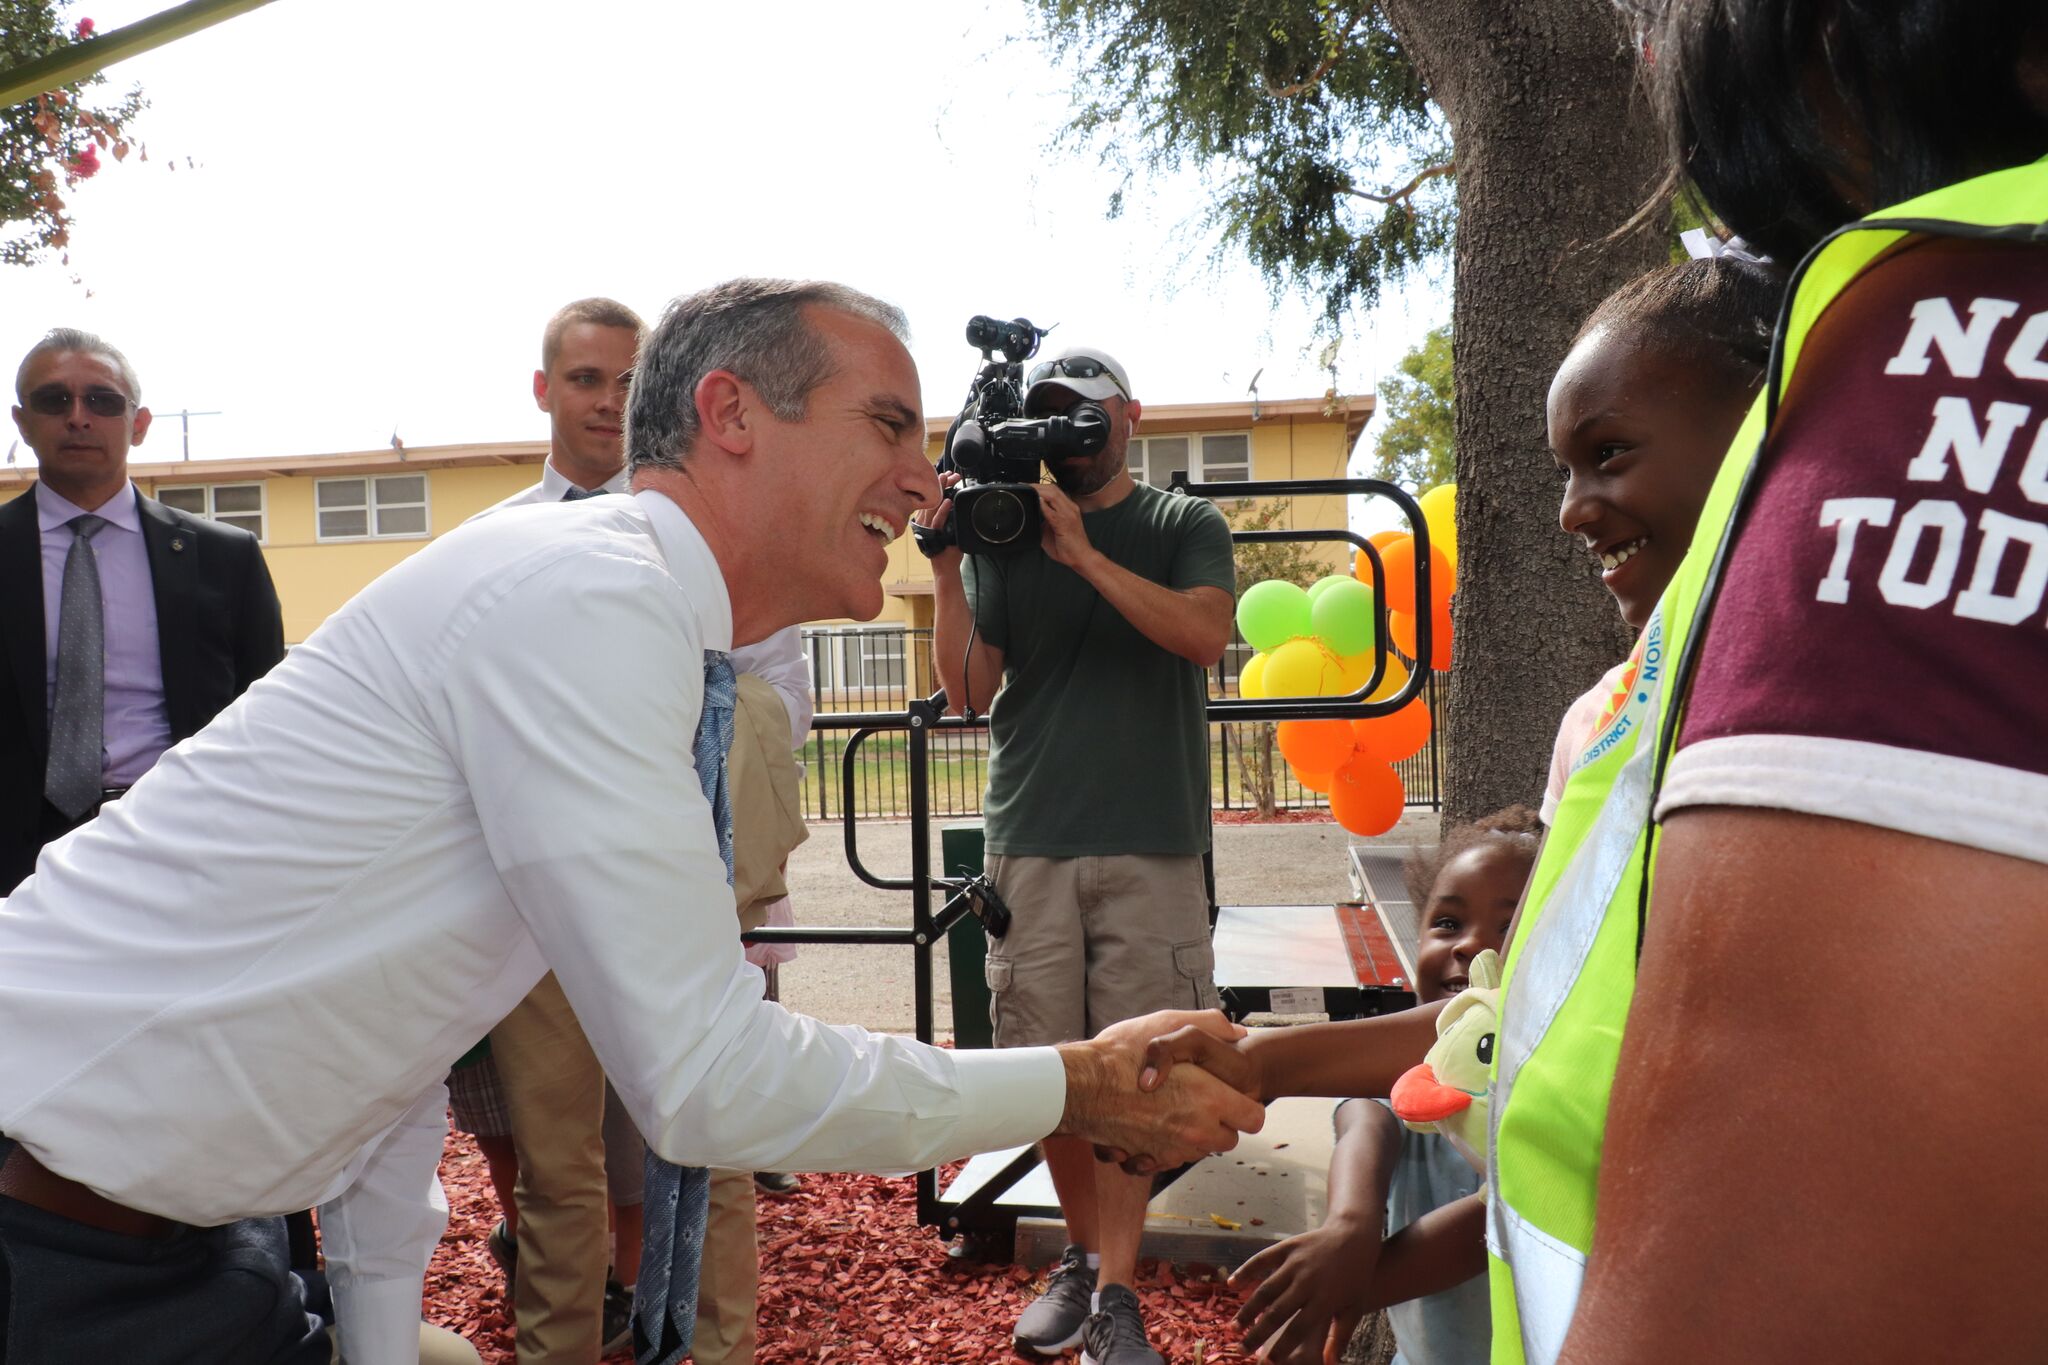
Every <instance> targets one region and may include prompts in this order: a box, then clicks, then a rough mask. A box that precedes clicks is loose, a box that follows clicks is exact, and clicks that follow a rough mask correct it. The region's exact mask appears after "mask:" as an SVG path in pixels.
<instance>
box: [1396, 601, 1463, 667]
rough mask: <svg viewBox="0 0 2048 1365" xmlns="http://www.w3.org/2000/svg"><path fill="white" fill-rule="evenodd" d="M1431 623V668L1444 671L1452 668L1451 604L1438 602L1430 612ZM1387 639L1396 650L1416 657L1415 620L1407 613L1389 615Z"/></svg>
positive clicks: (1398, 612) (1400, 612) (1410, 656)
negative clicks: (1392, 643)
mask: <svg viewBox="0 0 2048 1365" xmlns="http://www.w3.org/2000/svg"><path fill="white" fill-rule="evenodd" d="M1429 615H1430V622H1429V656H1430V657H1429V666H1430V667H1431V668H1437V669H1443V668H1449V667H1450V666H1451V604H1450V603H1449V602H1438V603H1437V604H1436V606H1435V607H1434V608H1433V609H1432V610H1431V612H1430V614H1429ZM1387 638H1389V639H1390V640H1392V641H1393V642H1394V648H1396V649H1398V650H1400V651H1401V652H1402V653H1403V654H1406V655H1407V656H1408V657H1409V658H1411V659H1412V658H1414V657H1415V646H1416V645H1417V644H1418V643H1419V642H1418V641H1417V640H1416V638H1415V618H1414V617H1413V616H1412V615H1410V614H1409V613H1407V612H1405V611H1390V612H1388V613H1387Z"/></svg>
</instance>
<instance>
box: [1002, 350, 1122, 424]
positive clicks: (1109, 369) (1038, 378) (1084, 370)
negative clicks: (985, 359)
mask: <svg viewBox="0 0 2048 1365" xmlns="http://www.w3.org/2000/svg"><path fill="white" fill-rule="evenodd" d="M1024 378H1025V384H1024V406H1025V407H1026V408H1027V409H1028V408H1029V407H1030V406H1031V395H1032V394H1033V393H1034V392H1036V391H1037V389H1038V387H1039V385H1041V384H1057V385H1059V387H1061V388H1063V389H1066V390H1067V391H1068V392H1070V393H1073V394H1075V395H1077V396H1079V397H1081V398H1089V399H1103V398H1129V397H1130V396H1131V377H1130V375H1128V374H1126V373H1125V372H1124V367H1123V366H1122V365H1120V364H1119V363H1117V359H1116V357H1115V356H1113V355H1111V354H1110V353H1109V352H1107V351H1104V350H1099V349H1097V348H1096V347H1093V346H1069V347H1068V348H1067V349H1066V350H1064V351H1061V352H1060V353H1059V354H1058V355H1055V356H1049V357H1047V358H1046V359H1044V360H1039V361H1036V362H1034V363H1033V364H1032V365H1031V366H1030V367H1029V368H1027V369H1026V370H1025V371H1024Z"/></svg>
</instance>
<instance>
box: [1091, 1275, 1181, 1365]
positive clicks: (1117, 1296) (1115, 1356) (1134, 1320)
mask: <svg viewBox="0 0 2048 1365" xmlns="http://www.w3.org/2000/svg"><path fill="white" fill-rule="evenodd" d="M1081 1365H1166V1357H1165V1356H1162V1355H1160V1354H1159V1352H1157V1351H1155V1350H1153V1349H1152V1343H1150V1342H1149V1341H1146V1340H1145V1315H1144V1314H1143V1313H1142V1312H1140V1311H1139V1309H1138V1296H1137V1295H1136V1294H1133V1293H1132V1292H1131V1291H1130V1290H1128V1289H1126V1288H1125V1287H1124V1286H1122V1285H1120V1284H1112V1285H1105V1286H1103V1290H1102V1308H1101V1309H1100V1311H1098V1312H1097V1313H1096V1314H1095V1315H1094V1316H1093V1317H1091V1318H1089V1319H1088V1321H1087V1322H1086V1323H1085V1324H1084V1325H1083V1326H1082V1328H1081Z"/></svg>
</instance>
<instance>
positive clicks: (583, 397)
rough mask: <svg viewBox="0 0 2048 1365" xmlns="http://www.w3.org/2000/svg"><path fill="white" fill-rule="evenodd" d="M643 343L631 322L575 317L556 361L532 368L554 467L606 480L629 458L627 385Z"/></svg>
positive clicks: (588, 481) (575, 476)
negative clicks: (615, 323) (607, 322)
mask: <svg viewBox="0 0 2048 1365" xmlns="http://www.w3.org/2000/svg"><path fill="white" fill-rule="evenodd" d="M638 349H639V337H638V336H637V335H636V334H635V333H634V332H633V331H632V330H631V329H630V328H626V327H607V326H604V325H603V324H601V323H595V322H575V323H571V324H570V325H569V326H568V327H566V328H565V329H563V332H562V344H561V348H560V350H558V351H557V352H556V353H555V360H554V363H553V364H552V365H550V366H548V368H547V369H545V370H535V371H534V372H533V398H534V401H535V402H536V403H538V404H539V405H540V410H541V411H542V412H545V413H546V414H548V418H549V421H550V424H551V433H550V434H551V444H552V451H551V454H552V456H553V458H554V461H555V467H556V469H558V470H559V471H560V472H561V473H562V474H563V475H565V476H566V477H567V478H568V479H569V480H570V481H571V482H572V483H577V484H579V485H580V486H583V487H591V486H593V485H595V484H599V483H603V482H604V481H605V480H606V479H608V478H610V477H611V476H612V475H613V474H616V473H617V472H618V471H619V469H620V467H621V466H623V465H624V464H625V462H626V446H625V416H626V388H627V385H628V384H629V383H630V382H631V380H632V374H633V359H634V353H635V352H636V351H637V350H638Z"/></svg>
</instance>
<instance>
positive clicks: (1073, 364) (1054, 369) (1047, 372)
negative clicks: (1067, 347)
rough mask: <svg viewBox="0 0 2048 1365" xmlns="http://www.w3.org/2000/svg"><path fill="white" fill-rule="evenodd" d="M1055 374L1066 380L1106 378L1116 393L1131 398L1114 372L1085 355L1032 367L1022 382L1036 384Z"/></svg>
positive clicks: (1049, 361)
mask: <svg viewBox="0 0 2048 1365" xmlns="http://www.w3.org/2000/svg"><path fill="white" fill-rule="evenodd" d="M1056 374H1057V375H1065V376H1066V377H1067V378H1068V379H1103V378H1107V379H1108V380H1109V382H1110V383H1112V384H1114V385H1116V391H1117V392H1118V393H1121V394H1123V396H1124V397H1126V398H1129V397H1130V396H1131V395H1130V393H1129V391H1128V390H1126V389H1125V388H1124V383H1123V381H1122V380H1121V379H1118V378H1117V377H1116V372H1115V371H1114V370H1112V369H1110V368H1109V366H1107V365H1105V364H1103V363H1102V362H1101V361H1099V360H1097V359H1095V357H1093V356H1086V355H1072V356H1067V357H1065V358H1064V359H1061V360H1048V361H1046V362H1045V363H1044V364H1043V365H1036V366H1033V367H1032V370H1031V373H1030V375H1028V376H1027V377H1026V378H1025V381H1024V382H1025V383H1026V384H1027V385H1030V384H1036V383H1037V382H1038V381H1040V380H1041V379H1050V378H1052V377H1053V376H1054V375H1056Z"/></svg>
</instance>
